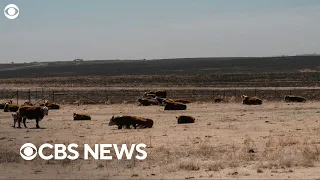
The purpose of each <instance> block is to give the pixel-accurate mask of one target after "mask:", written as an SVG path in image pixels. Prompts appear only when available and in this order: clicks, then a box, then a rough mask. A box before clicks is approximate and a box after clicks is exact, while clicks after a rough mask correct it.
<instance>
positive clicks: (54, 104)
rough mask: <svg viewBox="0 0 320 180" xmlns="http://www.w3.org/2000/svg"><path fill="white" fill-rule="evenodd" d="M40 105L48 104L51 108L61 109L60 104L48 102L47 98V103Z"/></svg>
mask: <svg viewBox="0 0 320 180" xmlns="http://www.w3.org/2000/svg"><path fill="white" fill-rule="evenodd" d="M40 106H46V107H48V108H49V109H60V106H59V105H58V104H57V103H55V102H48V101H47V100H46V101H45V103H42V104H40Z"/></svg>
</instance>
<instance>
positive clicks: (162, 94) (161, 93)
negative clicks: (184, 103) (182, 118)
mask: <svg viewBox="0 0 320 180" xmlns="http://www.w3.org/2000/svg"><path fill="white" fill-rule="evenodd" d="M151 94H153V95H154V96H158V97H161V98H166V97H167V91H166V90H158V91H150V92H146V93H144V95H145V96H147V95H149V96H150V95H151Z"/></svg>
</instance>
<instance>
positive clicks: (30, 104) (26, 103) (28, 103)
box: [23, 101, 33, 106]
mask: <svg viewBox="0 0 320 180" xmlns="http://www.w3.org/2000/svg"><path fill="white" fill-rule="evenodd" d="M23 105H25V106H33V104H32V103H31V102H30V101H26V102H24V103H23Z"/></svg>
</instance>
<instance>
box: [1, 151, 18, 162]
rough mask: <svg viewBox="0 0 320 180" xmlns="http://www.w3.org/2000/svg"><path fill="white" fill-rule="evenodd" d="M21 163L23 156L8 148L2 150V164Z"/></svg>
mask: <svg viewBox="0 0 320 180" xmlns="http://www.w3.org/2000/svg"><path fill="white" fill-rule="evenodd" d="M20 161H21V156H20V154H19V153H17V152H15V151H13V150H9V149H8V148H0V164H6V163H19V162H20Z"/></svg>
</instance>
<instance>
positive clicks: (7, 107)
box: [3, 102, 10, 112]
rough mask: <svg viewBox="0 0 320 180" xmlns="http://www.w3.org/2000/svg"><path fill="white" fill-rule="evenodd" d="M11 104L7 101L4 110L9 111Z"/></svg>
mask: <svg viewBox="0 0 320 180" xmlns="http://www.w3.org/2000/svg"><path fill="white" fill-rule="evenodd" d="M9 105H10V103H8V102H6V103H5V104H4V108H3V111H4V112H9Z"/></svg>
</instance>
